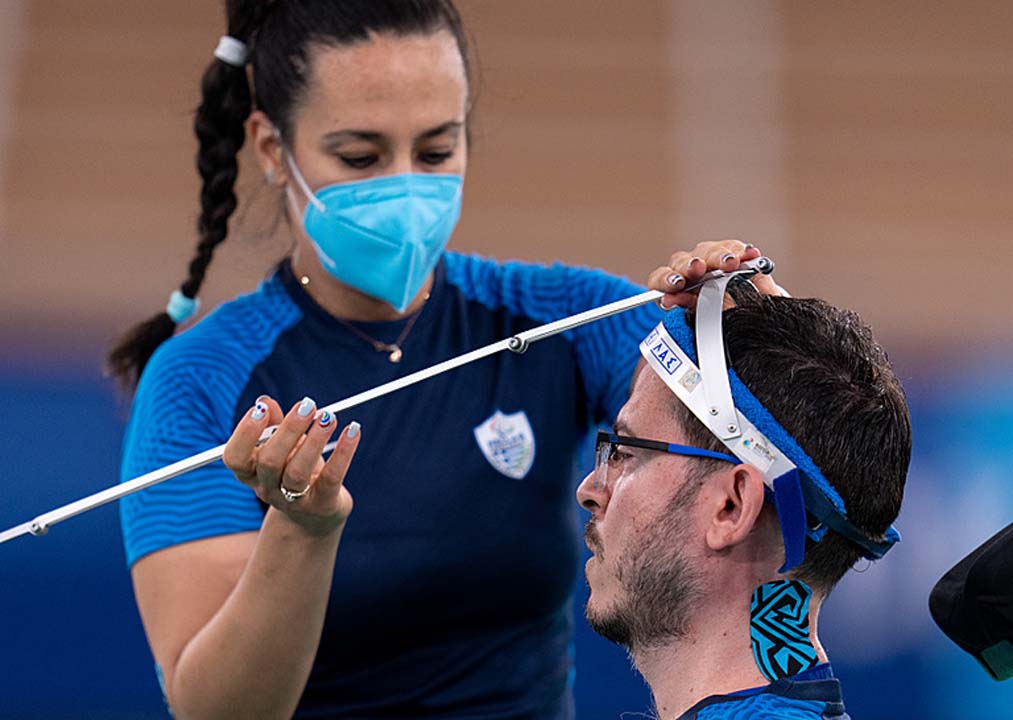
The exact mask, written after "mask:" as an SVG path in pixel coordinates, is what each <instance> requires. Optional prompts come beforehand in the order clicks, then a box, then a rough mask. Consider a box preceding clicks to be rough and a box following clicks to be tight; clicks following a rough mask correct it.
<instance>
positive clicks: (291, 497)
mask: <svg viewBox="0 0 1013 720" xmlns="http://www.w3.org/2000/svg"><path fill="white" fill-rule="evenodd" d="M278 490H279V491H281V496H282V497H283V498H285V502H295V501H296V500H298V499H299V498H301V497H305V496H306V493H308V492H309V491H310V486H309V485H307V486H306V487H304V488H303V489H302V490H298V491H297V490H289V489H288V488H287V487H285V484H284V483H281V484H279V485H278Z"/></svg>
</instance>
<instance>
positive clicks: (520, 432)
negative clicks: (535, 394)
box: [474, 410, 535, 480]
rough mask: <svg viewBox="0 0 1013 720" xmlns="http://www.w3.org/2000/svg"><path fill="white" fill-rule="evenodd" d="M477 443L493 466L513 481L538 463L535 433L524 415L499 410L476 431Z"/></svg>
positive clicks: (520, 477)
mask: <svg viewBox="0 0 1013 720" xmlns="http://www.w3.org/2000/svg"><path fill="white" fill-rule="evenodd" d="M474 433H475V441H476V442H477V443H478V447H479V449H480V450H481V451H482V454H483V455H485V459H486V460H488V461H489V464H490V465H492V466H493V467H494V468H496V470H497V471H499V472H501V473H503V474H504V475H506V476H507V477H509V478H513V479H514V480H520V479H522V478H523V477H524V476H525V475H527V474H528V472H529V471H530V470H531V466H532V465H533V464H534V462H535V432H534V430H532V429H531V423H530V422H528V416H527V414H526V413H525V412H524V411H523V410H520V411H518V412H515V413H513V414H512V415H504V414H503V413H502V412H501V411H499V410H497V411H496V412H495V413H493V414H492V416H491V417H489V418H488V419H487V420H486V421H485V422H483V423H482V424H481V425H478V426H476V427H475V429H474Z"/></svg>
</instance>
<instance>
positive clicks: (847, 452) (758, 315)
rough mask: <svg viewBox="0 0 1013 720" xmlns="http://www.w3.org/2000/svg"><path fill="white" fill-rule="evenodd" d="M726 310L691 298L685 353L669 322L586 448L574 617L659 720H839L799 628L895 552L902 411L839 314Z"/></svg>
mask: <svg viewBox="0 0 1013 720" xmlns="http://www.w3.org/2000/svg"><path fill="white" fill-rule="evenodd" d="M705 291H706V288H705V290H704V291H702V293H703V292H705ZM724 293H725V288H724V286H723V285H722V286H721V287H720V288H718V289H717V290H716V291H715V293H711V296H710V299H709V307H710V308H711V310H710V311H709V315H708V318H706V319H705V318H703V317H702V316H703V314H704V312H705V310H704V307H703V306H704V298H703V294H701V302H700V306H699V309H698V311H697V313H696V324H697V329H696V338H695V342H694V337H693V334H692V331H691V330H690V329H689V327H688V325H687V322H686V318H687V315H688V314H689V313H687V314H686V315H684V313H683V312H682V311H681V310H676V311H673V312H671V313H669V315H668V316H667V317H666V319H665V321H664V323H663V327H659V328H658V329H657V330H656V331H655V332H654V333H652V334H651V336H649V337H648V339H647V340H645V342H644V344H643V345H642V351H643V353H644V355H645V358H646V359H647V361H648V368H645V369H643V370H642V371H641V372H640V373H639V376H638V377H637V378H636V380H635V384H634V388H633V392H632V395H631V397H630V399H629V402H627V404H626V405H625V406H624V407H623V409H622V411H621V412H620V414H619V417H618V420H617V423H616V426H615V428H614V433H612V434H608V433H602V434H600V435H599V463H598V467H597V468H596V470H595V472H594V473H593V474H592V475H589V476H588V477H587V478H585V480H584V481H583V482H582V483H581V485H580V487H579V488H578V491H577V498H578V501H579V502H580V503H581V505H583V506H584V507H585V508H586V509H587V510H589V511H590V512H591V519H590V521H589V522H588V524H587V529H586V533H585V535H586V541H587V544H588V547H589V548H590V549H591V551H592V552H593V553H594V555H593V557H591V558H590V559H589V560H588V563H587V567H586V576H587V582H588V585H589V587H590V590H591V594H590V598H589V600H588V604H587V609H586V614H587V618H588V621H589V623H590V624H591V626H592V627H593V628H594V629H595V630H596V631H597V632H599V633H600V634H602V635H604V636H605V637H607V638H609V639H610V640H612V641H614V642H616V643H618V644H620V645H622V646H624V647H625V648H627V650H628V651H629V653H630V655H631V657H632V659H633V661H634V663H635V664H636V667H637V669H638V670H639V671H640V672H641V674H642V675H643V676H644V677H645V679H646V680H647V681H648V683H649V684H650V687H651V690H652V693H653V695H654V701H655V705H656V711H657V716H658V718H659V719H660V720H674V719H675V718H679V719H680V720H697V719H698V720H704V719H705V718H706V719H709V718H724V717H735V718H739V717H749V718H778V717H791V718H809V717H812V718H834V719H835V720H844V719H846V718H847V717H848V716H847V714H846V712H845V710H844V705H843V702H842V699H841V690H840V686H839V683H838V681H837V680H836V679H834V677H833V674H832V672H831V669H830V666H829V664H828V660H827V656H826V653H825V652H824V650H823V648H822V647H821V645H820V642H819V639H818V637H817V618H818V615H819V609H820V606H821V604H822V602H823V600H824V599H825V598H826V597H827V595H828V594H829V593H830V591H831V589H832V588H833V587H834V585H835V584H836V583H837V581H838V580H840V578H841V577H842V576H843V575H844V573H845V572H847V570H848V569H849V568H850V567H851V566H852V565H853V564H854V563H855V562H856V561H857V560H858V559H859V558H860V557H862V556H865V557H881V556H882V554H883V553H885V552H886V550H887V549H889V547H890V545H892V543H893V542H895V541H896V540H897V539H899V535H897V534H896V531H895V530H893V528H892V527H891V525H890V524H891V522H892V521H893V520H894V519H895V518H896V516H897V513H898V512H899V510H900V502H901V497H902V495H903V487H904V480H905V476H906V473H907V466H908V462H909V459H910V452H911V428H910V420H909V416H908V411H907V406H906V403H905V399H904V394H903V391H902V389H901V387H900V384H899V383H898V381H897V379H896V377H895V376H894V374H893V371H892V370H891V368H890V365H889V362H888V360H887V358H886V355H885V353H884V352H883V351H882V349H881V348H879V346H878V345H876V344H875V342H874V341H873V339H872V335H871V333H870V332H869V330H868V328H867V327H865V326H864V325H863V324H862V323H861V321H860V320H859V318H858V317H857V316H856V315H855V314H853V313H849V312H845V311H841V310H838V309H836V308H833V307H831V306H829V305H827V304H826V303H824V302H822V301H819V300H803V299H793V298H783V297H767V296H761V295H759V294H756V293H748V292H743V293H736V302H737V304H736V307H734V308H732V309H729V310H726V311H725V312H724V313H722V312H721V310H720V308H721V299H722V298H723V296H724ZM715 301H716V305H715ZM715 307H716V308H717V309H716V310H714V308H715ZM705 323H706V325H707V326H708V328H709V332H710V334H708V331H707V330H706V329H705V328H704V324H705ZM715 324H716V328H717V330H716V335H715V331H714V326H715ZM722 324H723V333H722ZM722 334H723V338H724V344H723V346H722V342H721V338H722ZM715 337H716V338H717V339H716V340H715ZM707 338H710V339H709V340H708V339H707ZM704 345H709V347H703V346H704ZM694 346H695V347H694ZM724 348H727V363H728V365H729V366H730V368H731V371H732V372H728V371H727V370H726V369H725V349H724ZM697 351H699V353H700V362H699V367H697V365H696V357H697V355H696V353H697ZM715 366H717V367H719V368H720V372H718V371H715V370H714V368H715ZM719 376H725V378H728V379H729V381H730V390H731V392H730V395H728V394H725V395H723V393H722V390H721V384H722V383H721V382H720V378H719ZM725 387H726V388H727V387H728V386H727V385H726V386H725ZM701 389H702V390H703V392H701ZM722 397H724V398H725V399H724V401H723V400H722ZM733 400H734V402H733ZM723 402H724V403H726V404H727V407H725V406H723ZM687 403H688V404H687ZM714 418H720V420H719V421H718V420H714ZM719 435H721V436H723V438H722V439H719ZM645 438H646V439H648V441H647V442H645V441H644V440H643V439H645ZM652 440H653V441H660V442H653V443H652V442H650V441H652ZM828 529H829V530H828ZM846 538H847V539H846Z"/></svg>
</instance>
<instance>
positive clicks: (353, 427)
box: [348, 420, 362, 440]
mask: <svg viewBox="0 0 1013 720" xmlns="http://www.w3.org/2000/svg"><path fill="white" fill-rule="evenodd" d="M361 429H362V425H360V424H359V423H357V422H356V421H355V420H353V421H352V422H351V423H350V424H349V425H348V439H349V440H354V439H355V438H357V437H359V430H361Z"/></svg>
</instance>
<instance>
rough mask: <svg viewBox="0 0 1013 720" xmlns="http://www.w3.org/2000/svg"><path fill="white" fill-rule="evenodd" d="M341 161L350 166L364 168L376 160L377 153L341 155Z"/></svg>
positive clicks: (358, 168) (357, 168)
mask: <svg viewBox="0 0 1013 720" xmlns="http://www.w3.org/2000/svg"><path fill="white" fill-rule="evenodd" d="M339 157H340V158H341V162H343V163H345V165H347V166H348V167H350V168H355V169H356V170H362V169H363V168H368V167H369V166H370V165H372V164H373V163H375V162H376V155H339Z"/></svg>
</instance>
